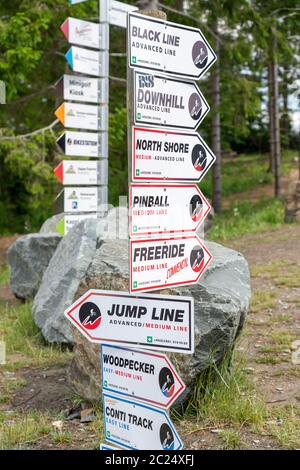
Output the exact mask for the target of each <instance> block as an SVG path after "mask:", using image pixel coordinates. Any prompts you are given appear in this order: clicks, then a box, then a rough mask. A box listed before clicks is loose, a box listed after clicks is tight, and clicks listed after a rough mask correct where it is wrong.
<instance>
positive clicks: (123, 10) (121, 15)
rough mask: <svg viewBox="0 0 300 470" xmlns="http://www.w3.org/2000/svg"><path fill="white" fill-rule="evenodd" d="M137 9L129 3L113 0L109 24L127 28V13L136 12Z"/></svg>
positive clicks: (110, 7)
mask: <svg viewBox="0 0 300 470" xmlns="http://www.w3.org/2000/svg"><path fill="white" fill-rule="evenodd" d="M136 9H137V7H134V6H132V5H128V4H127V3H122V2H117V1H115V0H111V2H110V6H109V22H110V24H112V25H114V26H120V27H121V28H127V13H129V12H130V11H134V10H136Z"/></svg>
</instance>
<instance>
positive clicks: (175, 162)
mask: <svg viewBox="0 0 300 470" xmlns="http://www.w3.org/2000/svg"><path fill="white" fill-rule="evenodd" d="M215 159H216V157H215V156H214V154H213V153H212V151H211V150H210V148H209V147H208V146H207V145H206V143H205V142H204V140H203V139H201V137H200V136H199V134H197V133H193V134H190V133H184V132H172V131H168V130H163V129H156V128H155V129H153V128H147V127H133V129H132V180H133V181H149V182H150V181H165V182H172V181H178V182H179V181H180V182H183V183H190V182H193V181H194V182H198V181H201V180H202V179H203V177H204V176H205V175H206V173H207V172H208V170H209V169H210V168H211V166H212V165H213V163H214V161H215Z"/></svg>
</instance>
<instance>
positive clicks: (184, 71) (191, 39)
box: [128, 13, 217, 79]
mask: <svg viewBox="0 0 300 470" xmlns="http://www.w3.org/2000/svg"><path fill="white" fill-rule="evenodd" d="M128 44H129V53H128V60H129V65H130V66H131V67H137V68H145V69H151V70H157V71H161V72H164V73H168V74H173V75H178V76H181V77H186V78H192V79H193V78H194V79H199V78H200V77H201V76H202V75H203V74H204V73H205V72H206V71H207V70H208V69H209V68H210V67H211V66H212V64H213V63H214V62H215V61H216V60H217V57H216V54H215V53H214V51H213V50H212V48H211V47H210V45H209V43H208V42H207V40H206V39H205V37H204V36H203V34H202V33H201V31H200V29H196V28H191V27H189V26H185V25H181V24H176V23H170V22H169V21H163V20H159V19H157V18H149V17H148V16H147V17H145V16H142V15H139V14H136V13H130V14H129V28H128Z"/></svg>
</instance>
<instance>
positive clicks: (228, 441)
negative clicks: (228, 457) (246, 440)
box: [219, 429, 243, 450]
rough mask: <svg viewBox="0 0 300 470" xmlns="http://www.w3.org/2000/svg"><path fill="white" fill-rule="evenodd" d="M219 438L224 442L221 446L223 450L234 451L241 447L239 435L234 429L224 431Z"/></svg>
mask: <svg viewBox="0 0 300 470" xmlns="http://www.w3.org/2000/svg"><path fill="white" fill-rule="evenodd" d="M219 436H220V437H221V439H222V440H223V442H224V444H223V446H222V448H223V449H224V450H236V449H240V448H241V447H242V444H243V443H242V440H241V436H240V433H239V432H238V431H237V430H235V429H224V430H222V431H221V432H220V433H219Z"/></svg>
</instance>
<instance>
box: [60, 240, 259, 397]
mask: <svg viewBox="0 0 300 470" xmlns="http://www.w3.org/2000/svg"><path fill="white" fill-rule="evenodd" d="M205 244H206V245H207V247H208V248H209V250H210V251H211V252H212V254H213V257H214V258H213V261H212V263H211V264H210V266H209V267H208V269H207V270H206V272H205V273H204V275H203V277H202V278H201V280H200V281H199V282H198V284H196V285H193V286H186V287H181V288H172V289H167V290H161V291H160V292H158V293H161V294H167V295H184V296H192V297H193V298H194V302H195V352H194V354H193V355H187V354H170V358H171V360H172V362H173V363H174V364H175V365H176V367H177V369H178V372H179V373H180V375H181V377H182V378H183V380H184V382H185V384H186V386H187V389H186V394H185V396H184V397H182V396H181V400H183V399H184V398H185V397H186V396H187V395H188V394H189V392H190V390H191V388H192V387H193V385H194V383H195V380H196V378H197V376H198V375H199V373H200V372H202V371H204V370H205V369H206V368H208V367H209V366H210V365H211V364H212V363H215V364H219V363H220V362H221V361H222V359H223V358H224V356H225V355H226V354H228V353H230V352H231V351H232V348H233V347H234V344H235V340H236V338H237V336H238V335H239V333H240V331H241V329H242V327H243V324H244V321H245V318H246V315H247V309H248V306H249V301H250V296H251V290H250V275H249V269H248V264H247V261H246V260H245V258H244V257H243V255H241V254H240V253H238V252H236V251H234V250H231V249H228V248H225V247H223V246H221V245H218V244H216V243H213V242H208V241H206V242H205ZM128 286H129V260H128V242H127V241H125V240H113V241H112V240H104V241H102V242H101V243H100V244H98V247H97V249H96V252H95V254H94V257H93V260H92V262H91V264H90V265H89V267H88V269H87V272H86V275H85V277H84V278H83V279H82V281H81V283H80V285H79V288H78V291H77V293H76V295H75V298H78V297H80V296H81V295H83V294H84V293H85V292H86V291H87V290H88V289H103V290H120V291H128ZM74 342H75V348H74V351H75V356H74V359H73V362H72V365H71V368H70V372H69V377H70V381H71V384H72V385H73V387H74V388H75V390H76V391H77V392H78V393H79V394H80V395H81V396H84V397H86V398H88V399H94V400H98V398H99V387H100V383H101V382H100V378H101V377H100V370H99V346H97V345H94V344H92V343H90V342H89V341H87V340H86V339H85V338H84V337H83V336H82V335H80V333H78V332H77V333H76V335H74ZM85 371H87V372H85Z"/></svg>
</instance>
